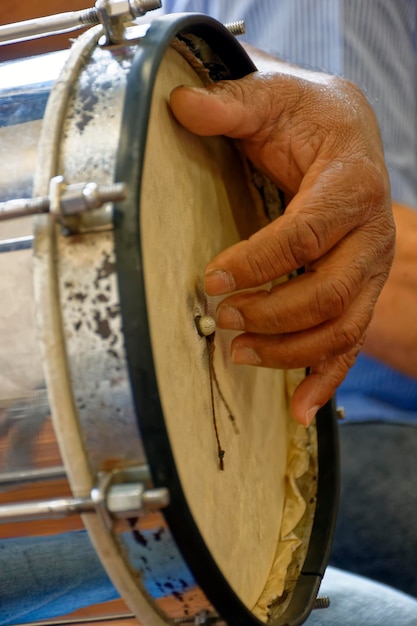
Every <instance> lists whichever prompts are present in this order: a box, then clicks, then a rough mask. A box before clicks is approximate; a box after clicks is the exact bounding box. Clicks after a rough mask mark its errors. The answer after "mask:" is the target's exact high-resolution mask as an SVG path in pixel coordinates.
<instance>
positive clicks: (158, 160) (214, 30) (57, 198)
mask: <svg viewBox="0 0 417 626" xmlns="http://www.w3.org/2000/svg"><path fill="white" fill-rule="evenodd" d="M126 32H128V29H127V31H126ZM131 33H133V34H130V36H129V38H127V39H125V40H122V41H119V42H118V43H117V44H113V45H109V42H108V41H104V42H103V39H102V34H103V33H102V28H101V27H94V28H92V29H90V30H89V31H88V32H87V33H85V34H84V35H82V36H81V37H80V38H79V39H78V40H77V41H76V43H75V44H74V46H73V47H72V49H71V51H70V52H69V53H68V52H61V53H53V54H51V55H47V56H43V57H38V58H36V57H35V58H33V59H27V60H24V61H16V62H11V63H7V64H4V65H3V66H0V78H1V84H2V86H3V92H2V93H1V94H0V124H1V128H0V151H1V154H2V168H1V171H0V177H1V179H0V201H1V202H2V205H1V209H2V212H1V215H2V217H3V218H4V217H7V218H8V219H2V221H1V222H0V239H1V240H0V264H1V278H0V292H1V300H2V307H1V310H0V342H1V350H0V359H1V370H0V411H1V412H0V420H1V421H0V443H1V448H0V463H1V466H0V467H1V472H0V485H1V491H2V493H1V494H0V495H1V502H2V504H1V506H0V520H1V521H2V522H3V525H2V526H0V536H1V535H2V532H1V531H2V529H3V528H7V527H8V525H7V522H9V523H10V522H11V521H13V524H14V526H13V528H14V531H12V532H11V533H9V535H12V536H16V535H18V534H19V532H18V530H16V529H17V528H18V526H16V524H17V523H18V522H19V521H22V520H26V519H31V520H36V519H45V520H48V519H50V518H51V517H55V516H57V515H58V516H59V515H62V516H63V517H64V518H66V516H67V515H68V514H69V513H76V514H79V515H80V516H81V518H78V521H77V522H68V521H65V520H64V522H63V525H62V526H61V527H59V530H60V531H61V530H70V531H71V530H72V529H74V528H78V527H80V526H81V524H82V525H83V526H84V527H85V528H86V529H87V530H88V533H89V536H90V538H91V540H92V542H93V544H94V547H95V550H96V552H97V554H98V556H99V557H100V559H101V561H102V563H103V565H104V567H105V568H106V570H107V572H108V574H109V576H110V578H111V580H112V581H113V583H114V584H115V586H116V587H117V589H118V590H119V592H120V594H121V595H122V597H123V598H124V599H125V601H126V603H127V604H128V606H129V607H130V609H131V610H132V612H133V613H134V615H135V616H136V617H137V618H138V619H139V620H140V622H141V623H143V624H149V625H152V626H160V625H162V624H172V623H184V624H187V623H191V624H193V623H194V624H204V623H207V624H209V623H213V624H221V623H224V622H226V623H228V624H231V625H233V624H236V625H237V624H245V625H248V626H249V625H250V624H253V625H256V624H260V623H262V622H266V621H267V622H268V623H271V624H275V625H277V626H278V625H280V624H293V625H295V624H300V623H302V622H303V621H304V620H305V619H306V617H307V616H308V614H309V613H310V611H311V610H312V608H313V606H314V602H315V598H316V594H317V591H318V587H319V584H320V580H321V577H322V575H323V573H324V568H325V565H326V560H327V557H328V553H329V548H330V540H331V535H332V532H333V526H334V519H335V510H336V499H337V498H336V495H337V484H338V478H337V444H336V434H335V433H336V426H335V413H334V410H333V406H332V405H331V404H330V405H329V406H328V407H326V408H325V409H324V410H322V411H321V412H320V415H319V418H318V420H317V424H314V425H313V426H311V427H310V428H308V429H304V428H303V427H301V426H299V425H297V424H296V423H295V422H294V421H293V420H292V418H291V415H290V410H289V398H290V395H291V392H292V390H293V388H294V385H296V384H297V381H299V379H300V378H299V377H300V376H303V375H304V373H303V372H288V371H279V370H268V369H261V368H253V367H241V366H239V367H237V366H235V365H233V364H232V363H231V361H230V358H229V346H230V340H231V336H232V333H230V332H226V331H221V330H218V329H217V330H216V331H215V332H214V334H210V335H207V336H206V335H204V333H203V332H202V324H201V319H202V318H203V321H204V320H205V319H206V316H211V315H213V314H214V310H215V306H216V304H217V301H216V300H215V299H210V298H207V297H206V296H205V294H204V290H203V283H202V275H203V270H204V267H205V265H206V264H207V262H208V261H209V260H210V259H211V258H213V257H214V256H215V255H216V254H218V253H219V252H220V251H221V250H222V249H224V248H226V247H228V246H230V245H232V244H233V243H235V242H236V241H238V240H240V239H242V238H246V237H248V236H249V235H250V234H251V233H253V232H255V231H256V230H257V229H259V228H260V227H261V226H263V225H264V224H266V223H267V220H268V219H271V217H273V218H274V219H279V216H278V217H276V215H277V207H279V194H278V192H277V191H276V190H275V188H274V187H273V186H272V185H271V184H270V183H269V182H268V181H267V180H265V179H264V178H263V177H262V176H261V175H260V174H259V173H257V172H255V171H254V170H253V168H252V167H251V165H250V164H248V163H247V162H246V161H245V159H244V157H243V155H242V154H241V153H240V150H239V147H238V145H236V144H234V143H232V142H230V141H228V140H226V139H224V138H219V137H210V138H199V137H196V136H193V135H191V134H190V133H189V132H188V131H186V130H185V129H184V128H182V127H180V126H179V125H178V124H177V122H176V121H175V120H174V119H173V116H172V114H171V112H170V109H169V105H168V99H169V94H170V92H171V90H172V89H173V88H174V87H175V86H176V85H179V84H184V83H186V84H194V85H201V84H206V83H208V82H210V81H216V80H220V79H223V78H230V79H235V78H240V77H242V76H243V75H244V74H246V73H248V72H250V71H253V69H254V68H253V65H252V64H251V62H250V60H249V59H248V57H247V56H246V54H245V52H244V51H243V49H242V48H241V47H240V46H239V44H238V43H237V42H236V40H235V38H234V37H233V35H231V34H230V33H229V31H228V30H227V29H226V28H224V27H223V26H222V25H220V24H218V23H217V22H215V21H214V20H212V19H210V18H208V17H206V16H202V15H197V14H187V15H169V16H164V17H158V18H157V19H155V20H154V21H152V22H151V24H150V25H140V26H138V25H137V24H136V25H134V26H132V31H131ZM100 38H101V39H100ZM99 40H100V41H99ZM100 44H103V45H100ZM27 78H30V79H31V82H30V84H26V83H28V82H29V81H28V80H26V81H25V79H27ZM30 198H32V199H31V200H30ZM30 211H33V212H34V213H37V215H36V216H35V217H34V218H33V222H32V218H31V217H28V216H27V213H28V212H30ZM19 212H20V213H22V214H23V215H24V216H23V217H19V218H17V215H18V214H19ZM50 416H52V417H51V418H50ZM51 420H52V422H51ZM51 424H52V427H51ZM45 442H49V443H48V444H46V443H45ZM61 458H62V461H61ZM64 468H65V469H64ZM66 480H68V483H69V488H68V486H67V485H66V484H65V482H66ZM40 482H41V483H42V484H43V485H44V487H45V490H44V491H45V494H46V496H47V497H46V498H45V499H43V500H41V501H39V500H36V501H31V500H29V499H27V495H25V496H23V495H22V494H23V493H25V494H26V492H27V489H25V490H23V489H22V486H23V485H24V486H29V491H30V486H31V485H35V484H39V483H40ZM48 489H49V492H48ZM60 489H62V493H59V494H58V491H59V490H60ZM58 495H60V496H62V498H60V499H57V496H58ZM33 524H34V525H33V534H37V533H38V532H39V526H36V524H35V522H33ZM49 531H50V529H49V527H47V526H45V525H44V524H42V530H41V533H42V534H44V535H45V534H47V533H48V532H49ZM50 532H51V533H52V531H50ZM4 536H5V534H4V533H3V537H4ZM132 538H133V541H132ZM0 558H1V557H0ZM59 567H60V568H61V569H62V568H65V563H60V565H59ZM1 570H2V568H1V567H0V571H1ZM50 575H51V576H53V575H54V574H53V572H51V574H50ZM0 578H1V573H0ZM22 586H24V582H22Z"/></svg>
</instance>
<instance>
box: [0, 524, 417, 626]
mask: <svg viewBox="0 0 417 626" xmlns="http://www.w3.org/2000/svg"><path fill="white" fill-rule="evenodd" d="M138 560H139V561H140V560H141V559H140V558H139V559H138ZM135 565H138V566H139V565H140V564H139V563H138V564H135ZM169 567H170V566H168V569H167V565H166V564H165V565H164V564H161V565H160V572H159V575H160V583H163V581H164V579H166V577H170V578H171V577H174V578H177V579H179V578H183V577H184V576H186V572H184V571H182V570H181V571H176V572H175V573H173V572H172V571H171V570H170V569H169ZM190 582H192V581H190ZM162 586H163V585H161V584H157V581H156V580H155V584H154V586H153V588H152V589H150V591H152V592H153V594H154V595H155V597H158V596H160V595H161V591H160V590H161V587H162ZM321 591H322V593H323V594H326V595H329V596H330V599H331V606H330V608H329V609H326V610H325V611H316V612H315V613H314V614H312V615H311V617H310V618H309V619H308V620H307V624H308V625H309V626H313V625H323V626H325V625H327V624H328V625H329V626H330V625H332V626H337V625H339V624H340V626H342V625H343V626H368V625H369V626H371V625H372V626H378V625H379V624H390V625H394V624H395V626H413V625H415V624H417V601H416V600H415V599H413V598H411V597H408V596H406V595H404V594H402V593H400V592H397V591H394V590H393V589H390V588H388V587H385V586H382V585H380V584H377V583H373V582H371V581H369V580H366V579H364V578H360V577H357V576H354V575H351V574H347V573H345V572H341V571H340V570H336V569H333V568H329V569H328V571H327V573H326V576H325V579H324V582H323V584H322V590H321ZM117 597H118V593H117V591H116V590H115V588H114V587H113V585H112V583H111V582H110V580H109V578H108V576H107V574H106V573H105V571H104V569H103V567H102V566H101V564H100V562H99V560H98V558H97V556H96V555H95V552H94V550H93V548H92V546H91V544H90V541H89V539H88V536H87V534H86V533H85V532H77V533H65V534H62V535H56V536H53V537H41V538H36V539H33V538H23V539H8V540H6V541H2V542H1V543H0V625H1V626H6V625H11V624H18V623H21V624H24V623H27V622H30V621H32V620H40V619H47V618H52V617H57V616H61V615H63V614H66V613H70V612H72V611H75V610H77V609H79V608H82V607H85V606H88V605H91V604H95V603H97V602H105V601H107V600H112V599H115V598H117Z"/></svg>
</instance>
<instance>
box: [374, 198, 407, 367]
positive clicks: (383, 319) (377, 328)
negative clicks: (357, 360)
mask: <svg viewBox="0 0 417 626" xmlns="http://www.w3.org/2000/svg"><path fill="white" fill-rule="evenodd" d="M393 212H394V219H395V223H396V228H397V245H396V253H395V257H394V263H393V265H392V268H391V273H390V276H389V278H388V281H387V282H386V284H385V287H384V288H383V290H382V292H381V295H380V297H379V300H378V302H377V304H376V307H375V313H374V317H373V320H372V322H371V324H370V326H369V329H368V334H367V339H366V342H365V346H364V351H365V352H366V353H368V354H369V355H370V356H373V357H375V358H377V359H380V360H381V361H384V362H385V363H387V364H388V365H390V366H391V367H394V368H395V369H397V370H399V371H401V372H402V373H404V374H408V375H409V376H414V377H416V378H417V324H416V316H417V210H414V209H412V208H410V207H407V206H404V205H401V204H399V203H394V204H393Z"/></svg>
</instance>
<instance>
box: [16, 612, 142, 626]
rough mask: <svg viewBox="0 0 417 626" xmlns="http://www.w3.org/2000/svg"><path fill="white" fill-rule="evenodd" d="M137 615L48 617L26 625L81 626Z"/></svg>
mask: <svg viewBox="0 0 417 626" xmlns="http://www.w3.org/2000/svg"><path fill="white" fill-rule="evenodd" d="M134 617H135V616H134V615H133V613H114V614H113V615H94V616H92V617H75V618H63V619H53V620H51V619H48V620H41V621H38V622H26V623H25V625H24V626H79V625H80V624H93V625H94V624H97V622H98V621H99V622H100V623H101V622H112V621H116V620H122V619H132V618H134ZM16 626H23V624H16Z"/></svg>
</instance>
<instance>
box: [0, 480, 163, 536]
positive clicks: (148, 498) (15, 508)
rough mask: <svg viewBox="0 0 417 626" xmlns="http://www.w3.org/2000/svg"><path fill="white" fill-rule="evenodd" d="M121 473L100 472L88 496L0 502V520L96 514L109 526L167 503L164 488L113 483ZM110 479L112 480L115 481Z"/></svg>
mask: <svg viewBox="0 0 417 626" xmlns="http://www.w3.org/2000/svg"><path fill="white" fill-rule="evenodd" d="M123 476H126V474H125V473H124V472H123V470H122V471H121V472H120V476H119V473H118V472H117V471H116V472H114V473H112V472H110V473H105V472H102V473H101V474H99V476H98V481H97V485H96V486H95V487H94V488H93V489H92V490H91V494H90V496H89V497H83V498H56V499H51V500H38V501H34V502H19V503H17V504H5V505H1V506H0V523H1V522H10V521H14V522H18V521H28V520H36V519H45V518H46V519H49V518H60V517H67V516H70V515H79V514H83V513H98V514H99V515H101V516H102V517H103V518H104V521H105V523H106V524H107V525H110V526H111V525H112V522H113V519H114V518H116V519H127V518H130V517H138V516H139V515H142V514H144V513H146V512H148V511H157V510H159V509H161V508H165V507H166V506H168V504H169V492H168V490H167V489H166V488H164V487H161V488H157V489H146V488H145V485H144V484H143V483H119V482H117V481H118V480H119V479H120V478H121V477H123ZM113 481H116V482H115V484H113Z"/></svg>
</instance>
